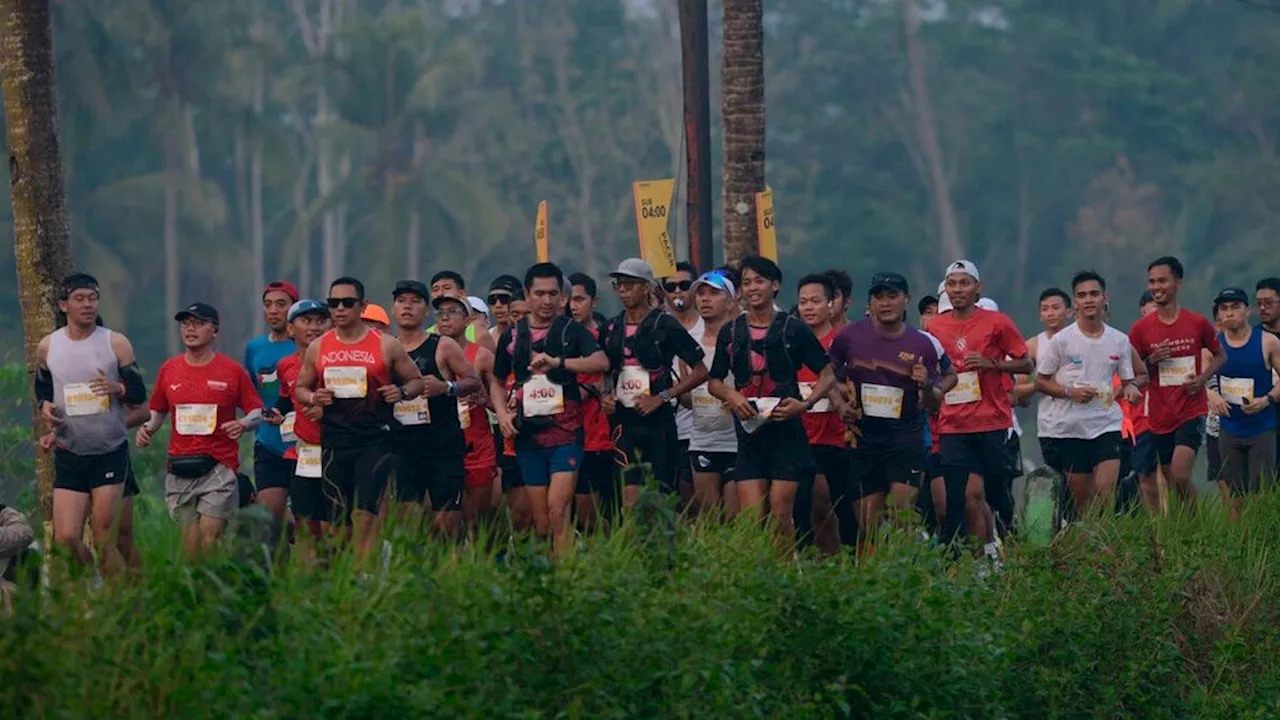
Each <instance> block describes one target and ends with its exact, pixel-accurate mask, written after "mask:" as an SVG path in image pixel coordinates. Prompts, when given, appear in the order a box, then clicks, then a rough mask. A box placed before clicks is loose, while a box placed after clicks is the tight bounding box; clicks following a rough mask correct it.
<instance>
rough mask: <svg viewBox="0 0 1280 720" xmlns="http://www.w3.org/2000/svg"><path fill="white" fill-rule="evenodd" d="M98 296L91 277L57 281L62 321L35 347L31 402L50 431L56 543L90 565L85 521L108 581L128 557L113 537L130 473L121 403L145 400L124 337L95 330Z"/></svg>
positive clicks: (97, 327) (143, 387)
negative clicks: (51, 434)
mask: <svg viewBox="0 0 1280 720" xmlns="http://www.w3.org/2000/svg"><path fill="white" fill-rule="evenodd" d="M99 297H100V295H99V289H98V281H97V280H96V279H94V278H93V276H91V275H86V274H84V273H72V274H70V275H68V276H67V277H66V278H64V279H63V281H62V285H61V287H60V288H59V294H58V310H59V311H60V313H61V314H62V315H63V316H65V318H66V323H67V324H66V325H65V326H64V327H61V328H59V329H57V330H55V331H53V332H52V333H50V334H49V335H46V336H45V337H44V338H42V339H41V340H40V343H39V345H37V347H36V372H35V397H36V400H37V402H39V403H40V412H41V415H42V416H43V418H44V420H45V423H46V426H47V428H48V429H49V431H51V432H52V433H53V434H54V440H53V444H52V445H51V447H53V448H54V450H53V453H54V456H53V466H54V470H53V472H54V484H53V518H52V520H53V534H54V541H55V542H57V543H58V544H59V545H62V546H63V547H65V548H67V550H69V551H70V553H71V556H72V557H73V558H74V559H75V561H76V562H77V563H79V565H81V566H83V567H86V568H87V567H92V566H93V564H94V557H93V553H92V552H91V551H90V550H89V548H88V547H86V546H85V544H84V541H83V537H84V523H85V519H86V518H88V520H89V528H90V531H91V533H92V535H93V544H94V547H95V548H97V551H98V562H99V566H100V567H101V570H102V572H103V574H105V575H107V576H110V575H113V574H115V573H117V572H119V571H120V570H122V569H123V568H124V565H125V559H126V558H125V557H124V556H122V554H121V552H120V542H119V539H118V532H119V530H118V528H119V525H120V522H121V518H120V515H121V513H122V510H123V508H124V506H125V505H126V503H125V497H126V493H127V487H128V483H129V481H130V480H131V478H132V474H133V469H132V466H131V465H130V462H129V435H128V432H127V430H126V427H125V420H126V418H125V416H126V405H136V404H140V403H142V402H145V401H146V396H147V389H146V385H145V383H144V382H143V380H142V373H141V372H140V371H139V370H138V365H137V363H136V362H135V360H134V354H133V345H132V344H131V343H130V342H129V339H128V338H126V337H125V336H124V335H121V334H120V333H117V332H113V331H111V330H108V329H107V328H105V327H101V326H100V325H99V323H98V320H99V318H98V300H99ZM135 492H136V490H135ZM130 524H131V523H130ZM129 546H131V543H130V544H129Z"/></svg>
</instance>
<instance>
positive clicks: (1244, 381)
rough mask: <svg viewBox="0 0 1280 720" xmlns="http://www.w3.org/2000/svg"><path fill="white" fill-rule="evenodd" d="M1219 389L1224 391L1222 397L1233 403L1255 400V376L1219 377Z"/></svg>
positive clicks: (1239, 403)
mask: <svg viewBox="0 0 1280 720" xmlns="http://www.w3.org/2000/svg"><path fill="white" fill-rule="evenodd" d="M1218 389H1219V390H1221V391H1222V399H1223V400H1226V401H1227V402H1229V403H1231V404H1232V405H1244V404H1245V401H1248V402H1253V378H1229V377H1224V378H1218Z"/></svg>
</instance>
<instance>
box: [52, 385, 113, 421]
mask: <svg viewBox="0 0 1280 720" xmlns="http://www.w3.org/2000/svg"><path fill="white" fill-rule="evenodd" d="M62 399H63V402H64V404H65V405H66V409H67V417H81V416H84V415H102V414H103V413H106V412H107V411H109V410H111V398H109V397H107V396H106V395H97V394H95V393H94V392H93V387H92V386H90V385H89V383H68V384H66V385H64V386H63V388H62Z"/></svg>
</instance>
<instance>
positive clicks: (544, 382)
mask: <svg viewBox="0 0 1280 720" xmlns="http://www.w3.org/2000/svg"><path fill="white" fill-rule="evenodd" d="M522 392H523V397H524V416H525V417H546V416H548V415H559V414H560V413H562V412H564V388H562V387H560V386H559V385H557V384H555V383H553V382H551V381H550V380H548V379H547V376H546V375H534V376H533V377H531V378H529V382H527V383H525V384H524V390H523V391H522Z"/></svg>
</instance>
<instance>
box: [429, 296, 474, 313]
mask: <svg viewBox="0 0 1280 720" xmlns="http://www.w3.org/2000/svg"><path fill="white" fill-rule="evenodd" d="M445 303H455V304H457V305H458V306H460V307H461V308H462V312H464V313H466V314H468V315H470V314H471V303H469V302H467V301H466V300H464V299H463V298H460V297H455V296H453V295H441V296H440V297H438V298H436V299H435V300H432V301H431V307H433V308H435V309H436V310H439V309H440V306H441V305H444V304H445Z"/></svg>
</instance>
